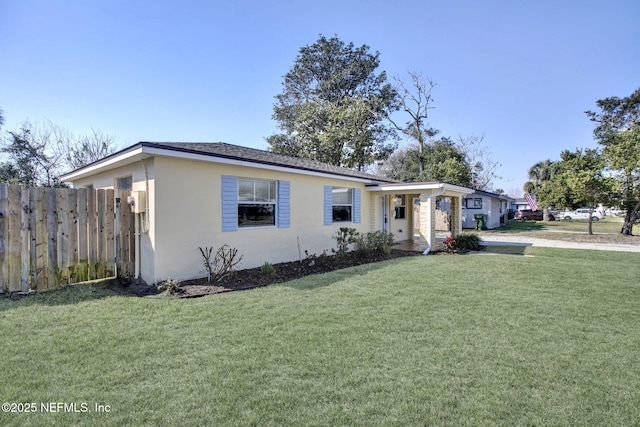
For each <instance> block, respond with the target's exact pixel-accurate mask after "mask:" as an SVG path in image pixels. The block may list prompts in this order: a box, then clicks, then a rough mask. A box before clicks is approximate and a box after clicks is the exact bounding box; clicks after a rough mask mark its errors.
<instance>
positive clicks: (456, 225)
mask: <svg viewBox="0 0 640 427" xmlns="http://www.w3.org/2000/svg"><path fill="white" fill-rule="evenodd" d="M62 179H63V180H64V181H65V182H71V183H72V184H73V186H74V187H92V188H96V189H100V188H112V189H115V192H116V197H120V195H121V193H122V192H123V191H132V196H134V199H135V203H137V208H136V212H137V214H136V221H135V223H136V231H137V232H136V235H137V241H136V245H135V246H136V248H135V249H136V251H135V261H136V262H135V264H136V268H135V271H136V273H135V276H136V277H139V278H142V279H144V280H145V281H146V282H148V283H156V282H159V281H161V280H166V279H174V280H186V279H191V278H197V277H202V276H204V275H205V274H204V271H203V268H202V266H203V259H202V256H201V254H200V252H199V251H198V247H204V246H213V247H214V248H215V249H217V248H219V247H221V246H222V245H224V244H227V245H229V246H230V247H232V248H236V249H237V250H238V254H239V255H242V256H243V260H242V263H241V264H240V265H239V268H252V267H257V266H260V265H262V264H263V263H264V262H269V263H278V262H284V261H293V260H298V259H300V257H304V256H305V254H307V253H308V254H318V255H319V254H321V253H322V252H323V251H325V250H330V249H331V248H335V247H336V241H335V239H334V237H335V236H336V232H337V231H338V230H339V228H341V227H353V228H355V229H357V230H358V231H359V232H360V233H366V232H372V231H376V230H385V231H388V232H391V233H393V234H394V236H395V240H396V241H402V240H409V239H412V238H413V236H414V234H417V235H418V236H419V237H420V240H421V241H422V242H423V243H424V246H425V247H426V246H427V245H428V246H429V247H433V246H435V244H436V240H435V199H436V198H437V197H439V196H443V197H449V198H450V199H451V206H452V208H451V216H452V218H453V220H452V232H453V233H454V234H456V233H460V232H461V230H462V216H461V213H462V209H461V200H462V196H464V195H465V194H468V193H470V192H471V191H472V190H470V189H467V188H464V187H459V186H455V185H450V184H445V183H440V182H429V183H398V182H393V181H389V180H386V179H383V178H379V177H376V176H373V175H370V174H367V173H362V172H358V171H354V170H351V169H346V168H341V167H336V166H331V165H327V164H324V163H320V162H316V161H313V160H308V159H301V158H295V157H290V156H284V155H280V154H275V153H271V152H267V151H262V150H256V149H252V148H246V147H240V146H236V145H230V144H225V143H152V142H140V143H138V144H135V145H133V146H131V147H128V148H126V149H124V150H122V151H119V152H118V153H115V154H113V155H111V156H109V157H106V158H104V159H102V160H100V161H97V162H95V163H92V164H90V165H88V166H85V167H83V168H81V169H78V170H76V171H73V172H70V173H68V174H66V175H64V176H63V177H62ZM416 199H419V200H420V202H419V209H417V212H414V209H412V207H413V206H414V205H415V204H416Z"/></svg>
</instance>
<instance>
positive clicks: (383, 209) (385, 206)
mask: <svg viewBox="0 0 640 427" xmlns="http://www.w3.org/2000/svg"><path fill="white" fill-rule="evenodd" d="M380 230H381V231H384V232H387V233H388V232H389V197H388V196H380Z"/></svg>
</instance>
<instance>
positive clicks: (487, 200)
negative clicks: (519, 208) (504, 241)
mask: <svg viewBox="0 0 640 427" xmlns="http://www.w3.org/2000/svg"><path fill="white" fill-rule="evenodd" d="M512 202H513V199H512V198H511V197H509V196H505V195H500V194H496V193H489V192H487V191H480V190H476V191H474V192H473V193H471V194H468V195H466V196H465V197H464V198H463V200H462V227H463V228H475V227H476V221H475V218H474V215H476V214H484V215H486V216H487V217H486V222H485V226H486V227H487V228H488V229H493V228H498V227H501V226H503V225H505V224H508V223H509V221H508V218H509V215H508V214H509V206H510V205H511V203H512Z"/></svg>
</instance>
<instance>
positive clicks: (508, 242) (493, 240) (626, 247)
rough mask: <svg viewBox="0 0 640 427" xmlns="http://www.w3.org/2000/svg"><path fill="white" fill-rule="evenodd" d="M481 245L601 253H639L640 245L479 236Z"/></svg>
mask: <svg viewBox="0 0 640 427" xmlns="http://www.w3.org/2000/svg"><path fill="white" fill-rule="evenodd" d="M480 239H481V244H483V245H487V246H543V247H547V248H567V249H594V250H601V251H619V252H640V245H631V244H619V243H585V242H567V241H564V240H551V239H538V238H536V237H529V236H518V235H515V234H514V235H509V236H504V235H503V236H498V235H492V236H480Z"/></svg>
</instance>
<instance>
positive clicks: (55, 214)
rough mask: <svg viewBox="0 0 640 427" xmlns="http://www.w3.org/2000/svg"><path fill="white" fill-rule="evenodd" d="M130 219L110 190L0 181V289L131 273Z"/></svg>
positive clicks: (50, 286)
mask: <svg viewBox="0 0 640 427" xmlns="http://www.w3.org/2000/svg"><path fill="white" fill-rule="evenodd" d="M123 196H126V194H124V195H123ZM116 213H117V214H118V215H116ZM116 216H117V217H118V220H116ZM133 224H134V220H133V214H132V213H131V211H130V209H128V206H127V205H126V204H125V203H122V204H116V199H115V198H114V191H113V190H103V189H100V190H93V189H85V188H79V189H71V188H28V189H27V188H22V187H20V186H17V185H7V184H0V292H18V291H28V290H36V291H44V290H49V289H54V288H57V287H60V286H64V285H68V284H73V283H78V282H82V281H86V280H94V279H103V278H108V277H113V276H116V274H118V275H119V276H123V275H125V276H129V275H131V274H132V270H133V261H132V260H133V258H134V257H133V247H134V245H133V238H134V233H133V232H132V226H133ZM116 230H118V232H116ZM116 248H118V251H117V253H116ZM122 248H124V249H125V250H124V251H123V250H121V249H122ZM123 252H125V253H124V254H123ZM123 255H124V256H123Z"/></svg>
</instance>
